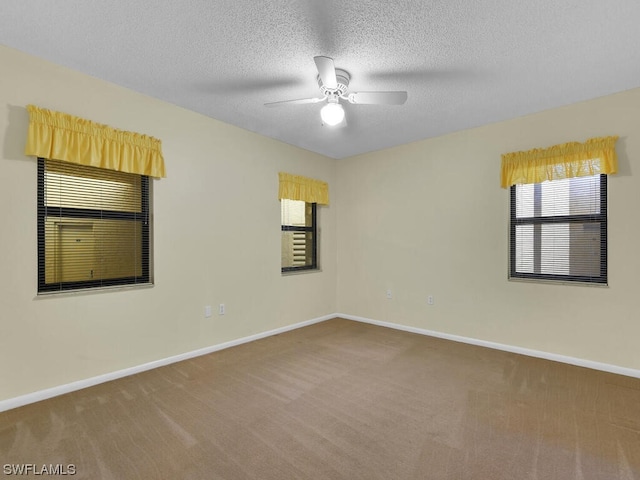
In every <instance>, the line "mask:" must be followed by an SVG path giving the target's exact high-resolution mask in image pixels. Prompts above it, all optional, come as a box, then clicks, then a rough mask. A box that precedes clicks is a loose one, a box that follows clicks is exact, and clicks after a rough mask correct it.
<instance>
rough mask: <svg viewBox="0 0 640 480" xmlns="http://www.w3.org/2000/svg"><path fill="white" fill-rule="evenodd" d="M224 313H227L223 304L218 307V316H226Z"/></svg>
mask: <svg viewBox="0 0 640 480" xmlns="http://www.w3.org/2000/svg"><path fill="white" fill-rule="evenodd" d="M224 312H225V309H224V303H221V304H220V306H219V307H218V314H219V315H224Z"/></svg>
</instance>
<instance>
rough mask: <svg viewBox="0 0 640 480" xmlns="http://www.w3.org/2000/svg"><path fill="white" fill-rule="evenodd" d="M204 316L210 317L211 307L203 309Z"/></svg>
mask: <svg viewBox="0 0 640 480" xmlns="http://www.w3.org/2000/svg"><path fill="white" fill-rule="evenodd" d="M204 316H205V317H206V318H209V317H210V316H211V305H207V306H206V307H204Z"/></svg>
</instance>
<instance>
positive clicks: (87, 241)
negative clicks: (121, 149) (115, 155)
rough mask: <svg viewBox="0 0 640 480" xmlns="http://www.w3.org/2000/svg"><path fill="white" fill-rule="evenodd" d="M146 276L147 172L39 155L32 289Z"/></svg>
mask: <svg viewBox="0 0 640 480" xmlns="http://www.w3.org/2000/svg"><path fill="white" fill-rule="evenodd" d="M149 279H150V276H149V178H148V177H146V176H143V175H137V174H132V173H125V172H117V171H113V170H105V169H101V168H95V167H88V166H83V165H77V164H74V163H68V162H60V161H56V160H46V159H42V158H39V159H38V292H51V291H60V290H76V289H84V288H95V287H104V286H113V285H131V284H142V283H149V281H150V280H149Z"/></svg>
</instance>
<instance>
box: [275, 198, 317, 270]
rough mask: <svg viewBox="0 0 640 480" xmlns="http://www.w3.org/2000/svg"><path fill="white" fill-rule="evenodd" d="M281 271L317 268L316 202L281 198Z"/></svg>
mask: <svg viewBox="0 0 640 480" xmlns="http://www.w3.org/2000/svg"><path fill="white" fill-rule="evenodd" d="M280 202H281V225H282V271H283V272H292V271H297V270H312V269H316V268H318V253H317V250H318V249H317V228H316V204H315V203H308V202H303V201H301V200H288V199H284V198H283V199H282V200H280Z"/></svg>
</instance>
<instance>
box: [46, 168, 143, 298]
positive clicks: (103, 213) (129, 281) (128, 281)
mask: <svg viewBox="0 0 640 480" xmlns="http://www.w3.org/2000/svg"><path fill="white" fill-rule="evenodd" d="M47 160H48V159H46V158H43V157H38V185H37V235H38V241H37V243H38V248H37V254H38V258H37V265H38V294H41V293H55V292H69V291H75V290H85V289H98V288H103V287H114V286H130V287H133V286H140V285H149V284H151V273H150V272H151V228H150V209H151V192H150V181H149V176H147V175H141V174H132V175H139V176H140V195H141V199H140V200H141V212H139V213H133V212H124V211H117V210H95V209H89V208H71V207H48V206H46V205H45V162H46V161H47ZM80 166H82V165H80ZM94 168H99V167H94ZM50 212H52V213H50ZM48 216H56V217H65V218H78V219H88V218H89V219H91V218H95V219H109V220H129V221H131V220H133V221H140V223H141V226H142V231H141V242H142V245H141V255H142V258H141V262H142V265H141V267H142V270H141V272H142V273H141V275H140V276H130V277H121V278H113V279H98V280H85V281H73V282H56V283H51V284H47V283H46V260H45V249H46V246H45V224H46V218H47V217H48Z"/></svg>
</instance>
